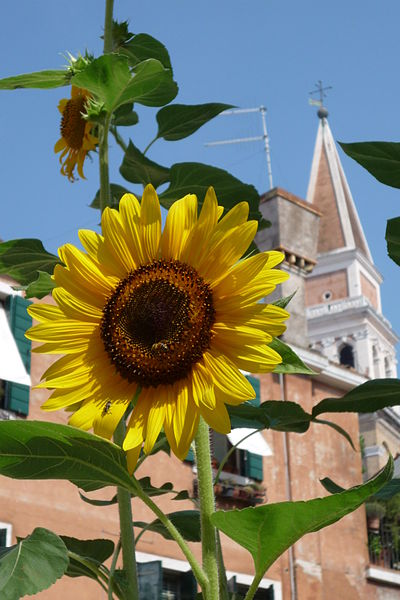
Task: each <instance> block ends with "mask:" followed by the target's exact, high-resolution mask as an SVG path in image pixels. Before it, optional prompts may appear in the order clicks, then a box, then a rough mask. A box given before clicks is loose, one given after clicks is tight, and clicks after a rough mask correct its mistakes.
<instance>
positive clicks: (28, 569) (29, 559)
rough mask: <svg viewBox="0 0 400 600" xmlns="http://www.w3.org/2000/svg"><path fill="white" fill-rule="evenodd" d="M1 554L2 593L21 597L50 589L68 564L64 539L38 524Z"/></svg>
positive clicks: (6, 598)
mask: <svg viewBox="0 0 400 600" xmlns="http://www.w3.org/2000/svg"><path fill="white" fill-rule="evenodd" d="M6 550H7V551H6V552H5V553H3V554H2V555H1V557H0V597H1V599H2V600H19V598H22V596H25V595H29V596H31V595H33V594H37V593H38V592H41V591H42V590H46V589H47V588H48V587H50V586H51V585H52V584H53V583H55V582H56V581H57V579H59V578H60V577H62V576H63V575H64V573H65V571H66V569H67V567H68V552H67V548H66V547H65V544H64V542H63V541H62V540H61V539H60V538H59V537H58V535H56V534H55V533H53V532H52V531H49V530H48V529H43V528H42V527H37V528H36V529H35V530H34V531H33V532H32V533H31V535H30V536H28V537H27V538H25V539H23V540H21V541H20V542H19V543H18V544H17V545H16V546H13V547H11V548H9V549H8V548H7V549H6Z"/></svg>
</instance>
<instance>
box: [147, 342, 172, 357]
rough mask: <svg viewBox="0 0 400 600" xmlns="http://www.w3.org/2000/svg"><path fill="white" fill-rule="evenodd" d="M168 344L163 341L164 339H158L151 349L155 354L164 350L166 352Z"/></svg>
mask: <svg viewBox="0 0 400 600" xmlns="http://www.w3.org/2000/svg"><path fill="white" fill-rule="evenodd" d="M168 350H169V348H168V344H166V343H165V341H164V340H160V341H159V342H155V343H154V344H152V346H151V351H152V352H154V353H155V354H162V353H164V352H168Z"/></svg>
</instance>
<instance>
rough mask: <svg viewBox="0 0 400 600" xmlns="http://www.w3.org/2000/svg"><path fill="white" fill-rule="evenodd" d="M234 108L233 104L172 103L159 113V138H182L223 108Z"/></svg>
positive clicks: (170, 139)
mask: <svg viewBox="0 0 400 600" xmlns="http://www.w3.org/2000/svg"><path fill="white" fill-rule="evenodd" d="M227 108H232V105H231V104H217V103H215V102H213V103H209V104H192V105H187V104H171V105H170V106H165V107H164V108H161V110H159V111H158V113H157V123H158V133H157V138H164V140H167V141H169V142H173V141H176V140H182V139H183V138H185V137H188V136H189V135H192V133H194V132H195V131H197V130H198V129H200V127H201V126H202V125H204V124H205V123H207V122H208V121H210V120H211V119H213V118H214V117H216V116H217V115H219V114H220V113H221V112H222V111H223V110H226V109H227Z"/></svg>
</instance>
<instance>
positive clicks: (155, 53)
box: [119, 33, 172, 71]
mask: <svg viewBox="0 0 400 600" xmlns="http://www.w3.org/2000/svg"><path fill="white" fill-rule="evenodd" d="M119 52H120V53H121V54H124V55H125V56H126V57H127V58H128V61H129V64H130V65H131V66H133V67H134V66H135V65H137V64H138V63H141V62H143V61H144V60H147V59H148V58H155V59H156V60H158V61H160V63H161V64H162V65H163V67H165V68H166V69H171V71H172V66H171V60H170V58H169V54H168V50H167V49H166V47H165V46H164V44H162V43H161V42H159V41H158V40H156V39H155V38H153V37H152V36H151V35H148V34H147V33H137V34H136V35H135V36H134V37H133V38H132V39H131V40H129V41H128V42H125V43H124V44H123V45H122V47H121V48H119Z"/></svg>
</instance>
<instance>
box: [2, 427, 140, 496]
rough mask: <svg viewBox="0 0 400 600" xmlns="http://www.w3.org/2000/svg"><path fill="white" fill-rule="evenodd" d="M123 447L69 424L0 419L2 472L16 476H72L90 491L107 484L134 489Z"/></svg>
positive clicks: (21, 477)
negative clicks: (1, 420) (0, 420)
mask: <svg viewBox="0 0 400 600" xmlns="http://www.w3.org/2000/svg"><path fill="white" fill-rule="evenodd" d="M125 465H126V460H125V455H124V452H123V450H121V448H119V447H118V446H116V445H115V444H112V443H111V442H108V441H107V440H105V439H103V438H101V437H98V436H96V435H92V434H90V433H87V432H86V431H81V430H80V429H76V428H74V427H69V426H67V425H59V424H57V423H49V422H45V421H3V422H0V474H1V475H5V476H6V477H12V478H14V479H68V480H69V481H71V482H72V483H74V484H75V485H77V486H79V487H81V488H83V489H84V490H86V491H91V490H93V489H97V488H99V487H104V486H107V485H117V486H118V485H119V486H122V487H125V488H126V489H129V490H132V483H131V478H130V476H129V473H128V471H127V470H126V466H125Z"/></svg>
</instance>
